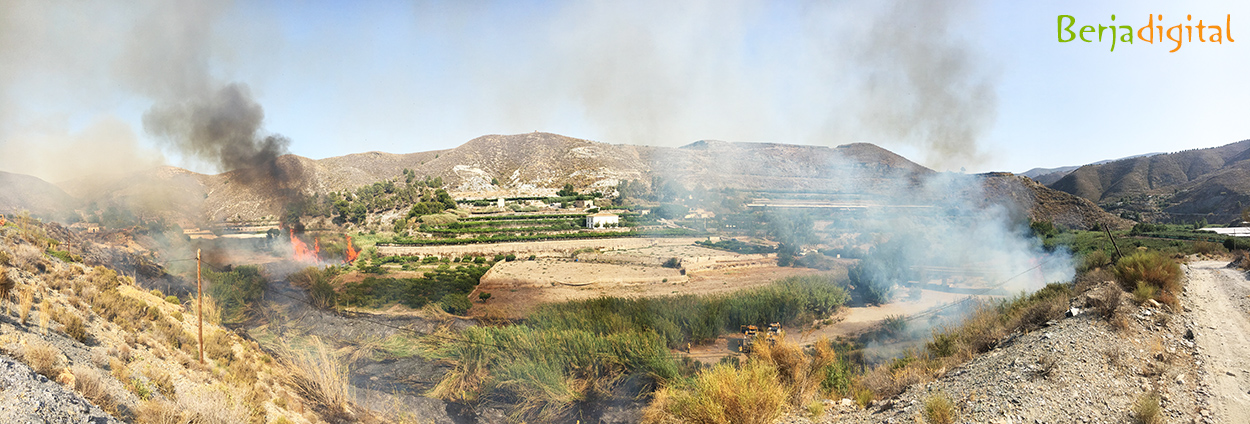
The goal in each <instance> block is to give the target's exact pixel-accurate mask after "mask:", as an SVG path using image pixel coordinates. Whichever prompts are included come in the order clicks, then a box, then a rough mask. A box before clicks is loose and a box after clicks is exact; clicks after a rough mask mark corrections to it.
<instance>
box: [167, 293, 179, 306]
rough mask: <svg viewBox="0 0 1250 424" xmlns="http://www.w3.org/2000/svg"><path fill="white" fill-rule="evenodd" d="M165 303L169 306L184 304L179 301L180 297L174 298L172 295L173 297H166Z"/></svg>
mask: <svg viewBox="0 0 1250 424" xmlns="http://www.w3.org/2000/svg"><path fill="white" fill-rule="evenodd" d="M165 302H166V303H168V304H170V305H181V304H182V302H181V301H179V300H178V296H174V295H172V294H171V295H169V296H165Z"/></svg>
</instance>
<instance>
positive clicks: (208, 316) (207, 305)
mask: <svg viewBox="0 0 1250 424" xmlns="http://www.w3.org/2000/svg"><path fill="white" fill-rule="evenodd" d="M199 308H200V301H199V299H198V298H195V297H192V298H191V308H190V309H191V312H193V313H196V314H198V313H199ZM195 319H197V320H198V319H199V318H198V315H197V318H195ZM204 322H208V323H213V324H221V307H220V306H219V305H218V304H217V300H216V299H213V297H212V296H209V295H207V294H205V295H204Z"/></svg>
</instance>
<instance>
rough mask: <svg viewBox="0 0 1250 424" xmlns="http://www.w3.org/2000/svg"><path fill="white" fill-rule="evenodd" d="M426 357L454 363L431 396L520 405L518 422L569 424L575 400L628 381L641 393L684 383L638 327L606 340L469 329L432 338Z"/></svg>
mask: <svg viewBox="0 0 1250 424" xmlns="http://www.w3.org/2000/svg"><path fill="white" fill-rule="evenodd" d="M449 339H450V340H451V341H450V342H449V341H448V340H449ZM424 351H425V353H424V355H425V356H427V357H429V358H431V359H436V360H444V361H448V362H449V363H450V364H452V369H451V370H450V371H448V372H447V373H446V374H445V375H444V377H443V379H442V381H440V382H439V383H438V384H437V385H435V387H434V388H433V389H432V390H431V391H430V394H431V396H433V397H437V398H440V399H444V400H449V401H457V402H472V401H476V400H477V399H479V397H480V396H482V395H483V394H492V396H502V397H504V398H512V399H516V402H515V403H516V404H517V405H518V406H517V410H516V411H515V414H514V415H515V416H514V417H513V418H514V419H513V420H514V421H524V420H526V419H525V418H531V419H530V420H529V421H535V422H569V421H571V420H569V419H560V418H562V415H563V414H564V413H565V412H567V410H568V408H569V406H571V405H572V404H573V402H575V401H577V400H579V399H586V398H587V397H589V396H593V395H595V394H600V395H602V394H607V393H610V392H611V391H612V390H614V389H615V388H616V387H617V386H619V385H620V384H621V383H623V382H624V381H625V380H626V378H625V377H627V376H631V375H633V376H637V377H638V379H637V380H634V381H638V382H640V383H641V384H640V387H645V386H648V385H650V384H654V383H655V382H657V381H673V380H675V379H676V378H677V377H678V372H677V365H676V363H675V362H674V361H673V359H672V356H671V355H670V354H669V351H668V349H667V348H666V347H665V346H664V343H663V342H662V341H661V340H660V338H659V337H657V336H656V335H655V333H652V332H640V331H637V330H636V329H635V330H631V331H628V332H625V333H613V334H604V333H594V332H590V331H585V330H578V329H534V328H530V327H528V326H526V325H512V326H505V327H469V328H467V329H465V330H464V331H463V332H462V333H460V334H459V335H458V336H454V337H452V336H450V335H441V336H440V337H437V338H435V339H433V340H430V342H427V343H426V344H425V345H424ZM564 418H567V417H564Z"/></svg>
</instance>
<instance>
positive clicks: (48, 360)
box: [22, 340, 61, 378]
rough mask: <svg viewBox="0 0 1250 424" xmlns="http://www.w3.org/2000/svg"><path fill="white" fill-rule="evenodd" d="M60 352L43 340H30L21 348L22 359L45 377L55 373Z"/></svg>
mask: <svg viewBox="0 0 1250 424" xmlns="http://www.w3.org/2000/svg"><path fill="white" fill-rule="evenodd" d="M60 355H61V352H60V351H59V350H57V349H56V347H53V346H52V345H50V344H48V343H47V342H45V341H43V340H32V341H30V343H27V344H26V346H25V347H23V348H22V360H23V361H26V365H30V367H31V368H33V369H34V370H35V372H37V373H40V374H43V375H44V376H47V377H49V378H50V377H53V376H55V375H56V371H57V365H59V363H60Z"/></svg>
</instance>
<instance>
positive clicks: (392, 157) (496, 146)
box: [0, 132, 1093, 228]
mask: <svg viewBox="0 0 1250 424" xmlns="http://www.w3.org/2000/svg"><path fill="white" fill-rule="evenodd" d="M274 165H275V166H274V167H273V169H272V170H271V171H270V172H271V174H266V175H259V176H258V175H256V174H257V173H256V172H253V171H251V170H235V171H231V172H226V173H222V174H216V175H207V174H199V173H195V172H191V171H187V170H184V169H180V168H175V167H161V168H155V169H150V170H140V171H136V172H133V173H130V174H123V175H118V176H111V177H100V178H85V179H79V180H74V181H67V182H63V183H61V184H60V185H61V187H62V188H64V190H65V192H66V193H67V194H68V195H60V194H57V193H59V192H60V191H59V190H57V189H55V187H51V186H50V185H49V184H47V183H43V182H42V181H39V180H38V179H35V178H34V177H27V176H16V175H9V176H6V178H10V179H13V178H23V179H24V180H23V181H25V182H24V183H20V184H18V183H15V184H0V202H3V203H0V208H8V210H13V211H18V210H30V211H32V212H37V213H36V215H37V216H44V217H49V218H52V219H56V220H63V221H70V222H72V221H77V220H81V219H86V220H102V217H103V216H104V215H106V214H112V215H113V216H114V217H115V218H116V217H118V215H122V218H126V217H129V219H117V220H115V221H121V222H141V221H147V220H152V219H161V220H164V221H165V222H168V223H176V224H178V225H181V226H183V227H204V226H206V225H209V224H211V223H220V222H223V221H225V220H263V219H266V218H269V219H273V218H275V217H278V216H281V215H282V214H283V213H284V212H285V211H286V208H287V207H288V206H289V205H291V204H293V203H298V202H301V201H303V200H304V199H307V198H309V197H313V196H317V197H321V198H325V197H326V196H327V195H329V194H332V193H347V192H352V191H353V190H358V189H359V188H361V187H367V186H370V185H375V184H378V183H386V182H388V181H394V182H398V181H404V180H405V179H406V178H408V176H415V177H416V178H417V179H418V180H433V181H438V186H439V188H445V189H446V190H447V191H449V192H451V193H452V194H453V195H454V196H455V197H458V198H483V197H485V198H491V197H499V196H502V197H527V196H528V197H534V198H542V197H549V196H556V195H557V192H558V191H560V190H561V189H562V188H564V187H565V186H566V185H571V186H572V187H573V189H574V190H576V191H580V192H583V193H589V192H602V193H606V194H608V195H609V196H610V195H611V194H612V193H613V192H614V191H615V190H616V189H617V187H618V186H619V185H620V184H621V183H622V182H633V183H634V184H635V187H637V184H642V185H643V186H648V187H649V186H652V185H656V184H670V185H672V184H676V185H678V186H680V187H681V190H705V191H717V190H722V189H730V190H738V191H744V192H760V193H812V194H818V195H832V196H872V195H874V193H880V192H883V191H888V190H890V189H891V188H897V187H905V186H909V185H915V184H917V183H918V182H919V181H921V180H922V179H923V178H925V177H926V176H931V175H934V174H935V173H934V172H933V171H932V170H930V169H928V168H925V167H923V166H920V165H918V164H916V163H914V162H912V161H910V160H908V159H907V158H904V157H902V156H899V155H897V154H894V153H893V152H890V151H888V150H885V149H882V148H880V147H877V146H874V145H872V144H866V143H857V144H849V145H843V146H837V147H825V146H803V145H789V144H780V143H732V142H723V141H714V140H705V141H698V142H695V143H691V144H689V145H686V146H682V147H679V148H671V147H658V146H635V145H622V144H609V143H602V142H596V141H589V140H582V139H577V138H572V137H565V136H561V135H557V134H549V133H539V132H535V133H526V134H514V135H488V136H482V137H478V138H475V139H473V140H470V141H468V142H466V143H465V144H463V145H461V146H459V147H456V148H454V149H448V150H440V151H429V152H420V153H409V154H390V153H381V152H367V153H359V154H352V155H346V156H339V157H332V158H326V159H319V160H313V159H308V158H304V157H300V156H295V155H285V156H281V157H279V158H278V159H277V162H276V163H275V164H274ZM41 184H42V185H41ZM36 186H39V187H44V186H48V188H49V189H48V190H44V189H38V190H36V189H35V188H36ZM655 188H658V187H655ZM990 188H994V187H990ZM1028 191H1031V192H1032V193H1033V194H1032V195H1029V196H1017V195H1014V194H1013V195H1011V196H1009V197H1011V198H1002V199H999V198H996V197H994V196H997V195H999V194H1011V193H1016V192H1020V191H1019V190H1007V191H1004V190H997V189H993V190H990V191H989V192H988V193H990V195H991V196H990V197H989V198H988V200H989V201H991V202H997V201H1003V202H1019V201H1025V200H1032V199H1036V200H1038V201H1039V202H1045V203H1044V205H1043V206H1042V207H1041V209H1042V210H1044V211H1045V212H1046V213H1043V214H1042V216H1052V215H1053V216H1056V217H1058V218H1057V219H1060V220H1071V221H1072V222H1073V224H1076V223H1077V222H1078V221H1080V222H1081V223H1083V224H1082V225H1089V224H1088V222H1087V221H1089V219H1084V218H1082V219H1076V218H1067V217H1076V216H1086V215H1089V214H1091V213H1093V212H1091V211H1084V210H1075V209H1074V210H1066V209H1068V208H1077V209H1080V208H1082V207H1084V205H1079V204H1076V203H1073V202H1068V201H1050V200H1054V199H1057V196H1055V195H1053V194H1048V193H1044V192H1045V191H1047V190H1046V189H1045V188H1044V187H1030V188H1029V190H1028ZM1009 192H1010V193H1009ZM1020 193H1022V192H1020ZM35 194H38V195H37V196H36V195H35ZM1016 194H1019V193H1016ZM1039 205H1042V203H1039ZM1023 207H1024V209H1026V210H1030V211H1031V210H1037V209H1038V208H1037V207H1036V206H1027V205H1026V206H1023ZM1077 228H1084V227H1083V226H1081V225H1078V226H1077Z"/></svg>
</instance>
